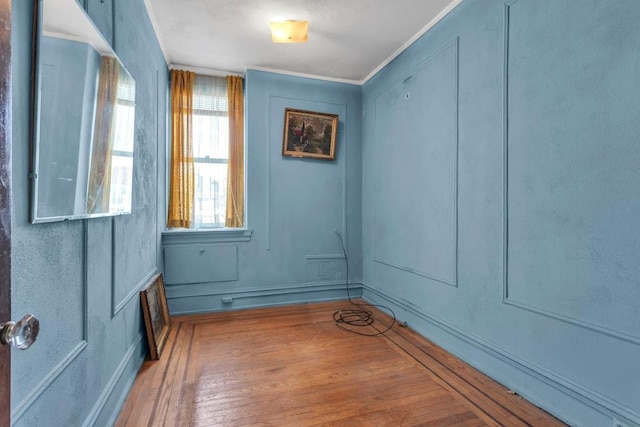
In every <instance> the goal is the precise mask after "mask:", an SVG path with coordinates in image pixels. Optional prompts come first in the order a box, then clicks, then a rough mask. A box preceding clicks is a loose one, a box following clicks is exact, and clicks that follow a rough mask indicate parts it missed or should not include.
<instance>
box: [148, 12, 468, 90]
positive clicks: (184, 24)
mask: <svg viewBox="0 0 640 427" xmlns="http://www.w3.org/2000/svg"><path fill="white" fill-rule="evenodd" d="M461 1H462V0H145V2H146V4H147V8H148V9H149V14H150V16H151V19H152V21H153V24H154V27H155V29H156V32H157V33H158V37H159V39H160V44H161V46H162V48H163V51H164V53H165V57H166V59H167V61H168V62H169V63H170V64H171V65H172V66H174V67H179V66H184V67H185V68H191V69H196V70H197V69H204V70H218V71H222V72H231V73H239V74H240V73H243V72H244V71H245V70H246V69H247V68H252V69H263V70H265V69H266V70H273V71H283V72H287V73H292V74H303V75H312V76H318V77H323V78H329V79H334V80H344V81H349V82H358V83H361V82H363V81H366V80H367V79H368V78H369V77H370V76H371V75H372V74H373V73H375V72H376V71H377V70H378V69H379V68H380V67H381V66H382V65H384V64H386V63H387V62H388V61H389V60H390V59H392V58H393V57H395V56H396V55H397V54H398V53H399V52H400V51H401V50H403V49H404V48H405V47H406V46H407V45H408V44H410V43H411V42H413V41H414V40H415V38H417V36H419V35H421V34H423V33H424V32H425V31H426V30H427V29H428V28H430V27H431V26H432V25H434V24H435V23H436V22H438V21H439V20H440V19H441V18H442V17H443V16H444V15H446V14H447V13H448V12H449V11H450V10H451V9H453V8H454V7H455V6H456V5H457V4H459V3H460V2H461ZM277 18H280V19H294V20H307V21H309V41H308V42H307V43H302V44H276V43H272V42H271V35H270V32H269V21H270V20H272V19H277Z"/></svg>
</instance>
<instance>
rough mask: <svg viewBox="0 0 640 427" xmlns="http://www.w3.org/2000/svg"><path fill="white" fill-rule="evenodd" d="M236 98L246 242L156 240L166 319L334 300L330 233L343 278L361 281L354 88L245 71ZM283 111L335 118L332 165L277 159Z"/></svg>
mask: <svg viewBox="0 0 640 427" xmlns="http://www.w3.org/2000/svg"><path fill="white" fill-rule="evenodd" d="M245 93H246V106H245V113H246V146H247V152H246V157H247V176H246V183H247V184H246V185H247V227H248V228H249V229H250V230H252V235H251V237H250V241H238V240H247V239H248V238H247V237H246V236H241V237H240V239H238V238H237V237H229V236H228V235H225V234H224V233H218V234H217V237H216V236H215V233H214V236H213V237H212V235H211V233H209V235H206V234H204V235H202V234H198V233H184V234H183V235H182V236H180V235H177V234H175V233H172V234H169V233H165V236H164V242H165V251H164V255H165V263H166V269H165V273H166V278H167V298H168V299H169V308H170V310H171V312H172V313H189V312H201V311H205V312H206V311H214V310H220V309H234V308H240V307H250V306H257V305H273V304H283V303H290V302H306V301H314V300H325V299H335V298H344V297H345V296H346V293H345V286H344V281H345V276H346V268H345V262H344V258H343V256H342V248H341V246H340V241H339V240H338V237H337V235H336V234H335V232H334V230H337V231H338V232H340V233H341V234H342V235H343V236H345V241H346V244H347V246H348V251H349V262H350V271H349V276H350V278H351V279H352V280H356V281H359V278H360V277H361V255H360V254H361V227H360V218H361V202H360V193H361V190H360V189H361V177H362V173H361V170H362V169H361V160H362V155H361V139H362V138H361V129H362V126H361V88H360V86H357V85H351V84H344V83H335V82H328V81H322V80H316V79H309V78H301V77H292V76H285V75H281V74H273V73H267V72H262V71H255V70H248V71H247V74H246V81H245ZM285 108H295V109H302V110H311V111H318V112H325V113H332V114H338V115H339V124H338V136H337V155H336V159H335V160H334V161H327V160H311V159H295V158H290V157H283V156H282V133H283V129H284V111H285ZM212 254H215V255H212ZM212 256H213V258H217V259H218V261H217V262H216V261H213V262H212V261H211V257H212ZM186 263H188V265H189V267H188V268H184V269H182V268H181V266H184V265H187V264H186ZM173 266H176V267H175V268H173ZM223 297H229V298H232V299H233V301H232V302H231V303H230V304H223V303H222V298H223Z"/></svg>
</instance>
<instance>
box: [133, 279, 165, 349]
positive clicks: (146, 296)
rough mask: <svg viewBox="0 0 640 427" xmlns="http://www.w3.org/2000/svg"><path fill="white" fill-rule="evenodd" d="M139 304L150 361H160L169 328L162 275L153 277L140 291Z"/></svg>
mask: <svg viewBox="0 0 640 427" xmlns="http://www.w3.org/2000/svg"><path fill="white" fill-rule="evenodd" d="M140 302H141V304H142V313H143V315H144V325H145V329H146V331H147V340H148V341H149V352H150V353H151V360H157V359H160V354H161V353H162V349H163V348H164V345H165V343H166V342H167V337H168V336H169V328H170V327H171V318H170V317H169V307H168V306H167V296H166V295H165V293H164V283H163V282H162V274H156V275H155V276H153V277H152V278H151V280H150V281H149V283H148V284H147V285H146V286H145V287H144V289H143V290H141V291H140Z"/></svg>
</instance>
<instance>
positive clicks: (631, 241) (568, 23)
mask: <svg viewBox="0 0 640 427" xmlns="http://www.w3.org/2000/svg"><path fill="white" fill-rule="evenodd" d="M636 9H638V8H634V10H635V12H633V11H630V10H628V8H626V7H625V2H619V1H617V2H613V3H611V4H609V3H608V2H607V3H597V2H596V3H594V4H593V5H592V6H591V7H585V6H584V5H578V4H575V3H567V2H544V4H540V2H536V1H531V0H519V1H517V2H513V3H512V4H511V5H507V6H506V12H505V53H504V56H505V61H506V62H505V97H504V100H505V121H504V123H505V144H504V150H505V153H504V158H505V176H504V178H505V180H504V184H505V195H504V196H505V215H504V218H505V245H504V246H505V248H504V253H505V283H504V297H505V302H507V303H509V304H512V305H515V306H518V307H520V308H523V309H527V310H532V311H536V312H538V313H540V314H542V315H546V316H550V317H554V318H557V319H559V320H562V321H567V322H571V323H575V324H578V325H581V326H584V327H587V328H590V329H592V330H595V331H597V332H601V333H605V334H609V335H612V336H615V337H617V338H620V339H624V340H628V341H631V342H634V343H636V344H640V330H639V329H638V326H639V323H638V316H637V314H636V313H637V301H640V287H638V286H637V283H638V281H639V280H640V263H638V248H640V228H638V227H637V218H638V212H640V198H639V197H638V188H640V174H638V165H639V164H640V150H638V143H637V142H638V135H640V121H639V120H638V119H639V115H638V109H637V105H638V101H637V99H638V94H637V91H636V90H630V88H632V87H636V88H637V85H638V71H637V69H638V63H637V61H638V60H637V46H638V45H640V29H639V28H638V26H637V18H638V10H636ZM569 16H570V17H571V19H566V17H569ZM568 34H570V35H571V36H570V37H568V36H567V35H568ZM568 83H570V84H568ZM634 105H635V106H636V108H633V107H631V106H634Z"/></svg>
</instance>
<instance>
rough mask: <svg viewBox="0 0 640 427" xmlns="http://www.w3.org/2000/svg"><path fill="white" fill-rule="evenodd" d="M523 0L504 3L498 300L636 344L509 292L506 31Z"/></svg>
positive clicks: (627, 337)
mask: <svg viewBox="0 0 640 427" xmlns="http://www.w3.org/2000/svg"><path fill="white" fill-rule="evenodd" d="M521 1H524V0H513V1H510V2H506V3H505V4H504V18H503V21H504V24H503V26H504V46H503V49H504V52H503V61H504V62H503V85H502V92H503V93H502V102H503V135H502V137H503V142H502V149H503V153H502V162H503V172H502V173H503V188H502V216H503V226H502V230H503V239H502V240H503V242H502V247H503V249H502V250H503V259H502V265H503V275H502V295H503V297H502V302H503V303H504V304H507V305H510V306H512V307H516V308H518V309H522V310H526V311H530V312H533V313H536V314H539V315H541V316H545V317H548V318H552V319H555V320H559V321H562V322H565V323H570V324H573V325H576V326H579V327H581V328H585V329H589V330H591V331H594V332H597V333H600V334H605V335H608V336H610V337H613V338H616V339H620V340H623V341H627V342H630V343H633V344H637V345H640V336H633V335H629V334H624V333H620V332H617V331H615V330H612V329H611V328H608V327H605V326H601V325H597V324H594V323H591V322H588V321H586V320H583V319H577V318H574V317H571V316H566V315H563V314H560V313H556V312H554V311H551V310H545V309H543V308H540V307H536V306H533V305H531V304H527V303H525V302H522V301H517V300H515V299H514V298H513V297H511V296H510V295H509V33H510V15H511V8H512V7H513V6H514V5H515V4H516V3H518V2H521Z"/></svg>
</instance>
